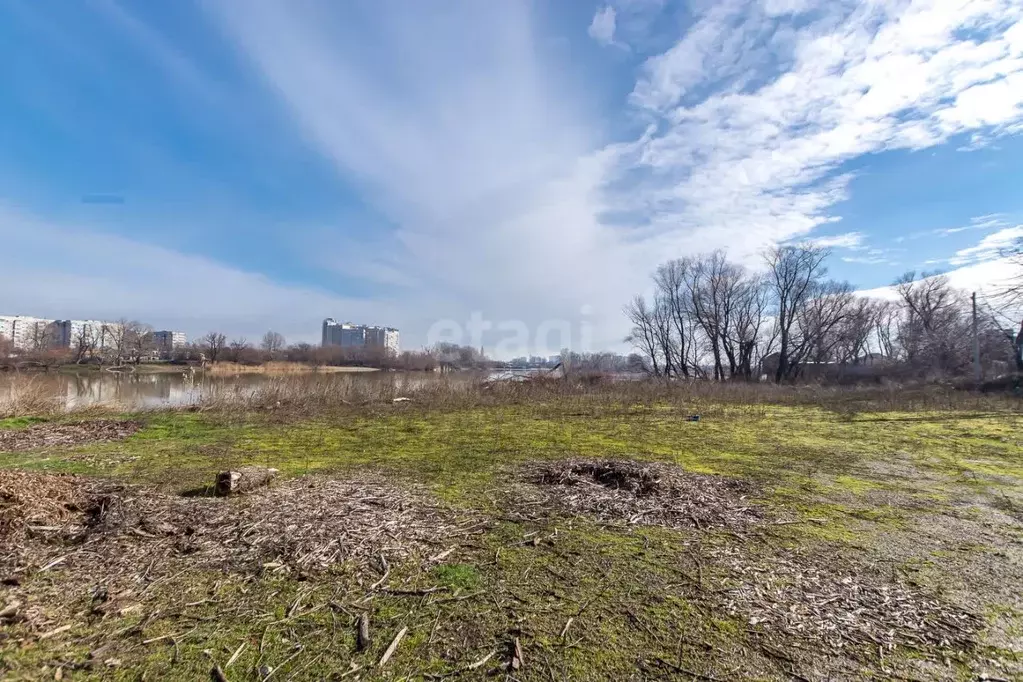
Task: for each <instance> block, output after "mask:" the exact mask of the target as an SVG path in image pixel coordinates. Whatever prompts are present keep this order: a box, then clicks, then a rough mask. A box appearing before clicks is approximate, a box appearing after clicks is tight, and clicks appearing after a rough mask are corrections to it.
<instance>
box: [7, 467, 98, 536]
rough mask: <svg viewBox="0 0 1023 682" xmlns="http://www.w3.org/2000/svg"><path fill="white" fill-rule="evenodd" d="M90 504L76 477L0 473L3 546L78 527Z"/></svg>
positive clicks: (80, 482) (8, 471)
mask: <svg viewBox="0 0 1023 682" xmlns="http://www.w3.org/2000/svg"><path fill="white" fill-rule="evenodd" d="M88 504H89V500H88V496H87V495H86V494H85V491H84V490H83V486H82V481H81V479H78V478H77V477H74V476H48V475H41V474H36V473H30V472H26V471H18V470H7V469H4V470H0V546H2V545H5V544H6V545H11V544H17V543H21V542H23V541H25V539H26V537H27V536H28V534H29V533H32V532H35V533H53V532H63V531H65V530H67V529H68V528H69V527H72V526H76V524H77V522H78V521H79V520H80V519H81V515H82V512H83V511H84V510H85V508H86V507H87V506H88Z"/></svg>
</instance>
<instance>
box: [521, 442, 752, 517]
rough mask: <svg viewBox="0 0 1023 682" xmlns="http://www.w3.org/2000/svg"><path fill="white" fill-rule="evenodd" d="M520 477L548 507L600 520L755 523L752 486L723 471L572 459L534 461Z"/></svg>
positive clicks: (645, 463) (625, 461) (661, 464)
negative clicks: (709, 472)
mask: <svg viewBox="0 0 1023 682" xmlns="http://www.w3.org/2000/svg"><path fill="white" fill-rule="evenodd" d="M523 477H524V478H525V480H526V481H528V482H529V483H531V484H533V486H534V487H535V491H536V492H537V494H538V495H539V496H540V497H541V500H540V501H541V502H545V503H547V504H549V505H550V506H552V507H556V508H559V509H562V510H564V511H567V512H570V513H582V514H587V515H590V516H594V517H596V518H598V519H600V520H602V521H625V522H627V523H633V524H645V525H661V526H668V527H671V528H696V529H698V530H703V529H710V528H735V527H744V526H748V525H750V524H754V523H758V522H759V521H761V520H762V518H763V512H762V510H761V509H760V508H759V507H758V506H757V505H756V504H754V503H753V502H752V501H750V499H749V496H750V495H751V494H752V493H753V492H754V490H753V486H752V485H751V484H749V483H748V482H746V481H742V480H739V479H734V478H726V477H723V476H710V475H706V474H694V473H690V472H687V471H685V470H684V469H682V468H681V467H678V466H675V465H672V464H664V463H648V462H637V461H633V460H586V459H571V460H562V461H553V462H537V463H532V464H529V465H527V466H526V467H524V469H523Z"/></svg>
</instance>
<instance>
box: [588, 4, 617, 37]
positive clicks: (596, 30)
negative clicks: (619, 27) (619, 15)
mask: <svg viewBox="0 0 1023 682" xmlns="http://www.w3.org/2000/svg"><path fill="white" fill-rule="evenodd" d="M589 34H590V37H591V38H593V39H594V40H596V41H597V42H598V43H600V44H601V45H614V42H615V8H614V7H611V6H610V5H607V6H604V7H601V8H600V9H598V10H597V13H596V14H594V15H593V21H591V22H590V28H589Z"/></svg>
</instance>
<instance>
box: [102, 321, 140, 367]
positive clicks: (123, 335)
mask: <svg viewBox="0 0 1023 682" xmlns="http://www.w3.org/2000/svg"><path fill="white" fill-rule="evenodd" d="M134 324H136V323H133V322H132V321H130V320H127V319H125V318H123V317H122V318H121V319H119V320H118V321H117V322H114V323H112V324H105V325H103V329H102V334H103V348H104V350H105V351H106V352H107V354H108V355H109V356H110V357H111V359H112V360H113V362H114V364H115V365H120V364H121V363H122V362H124V359H125V358H126V357H127V356H128V350H129V346H130V345H131V336H130V335H131V329H132V327H133V325H134Z"/></svg>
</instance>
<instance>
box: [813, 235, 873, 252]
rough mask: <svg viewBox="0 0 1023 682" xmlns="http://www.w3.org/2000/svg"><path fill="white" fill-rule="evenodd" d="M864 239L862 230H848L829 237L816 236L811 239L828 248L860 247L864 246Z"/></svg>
mask: <svg viewBox="0 0 1023 682" xmlns="http://www.w3.org/2000/svg"><path fill="white" fill-rule="evenodd" d="M864 239H865V237H864V235H863V233H862V232H846V233H845V234H836V235H830V236H827V237H815V238H814V239H812V240H811V241H812V242H813V243H814V244H816V245H817V246H820V247H822V248H826V249H836V248H837V249H859V248H863V242H864Z"/></svg>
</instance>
